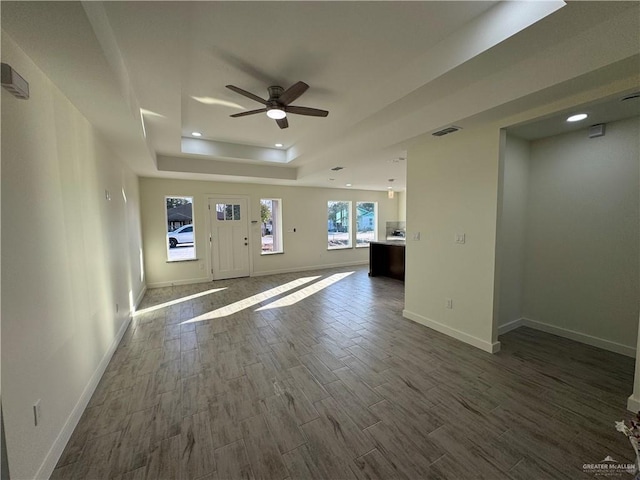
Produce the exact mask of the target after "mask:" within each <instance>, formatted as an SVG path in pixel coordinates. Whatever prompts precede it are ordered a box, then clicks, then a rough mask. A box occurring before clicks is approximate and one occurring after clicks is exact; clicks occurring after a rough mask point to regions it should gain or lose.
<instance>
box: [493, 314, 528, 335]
mask: <svg viewBox="0 0 640 480" xmlns="http://www.w3.org/2000/svg"><path fill="white" fill-rule="evenodd" d="M524 321H525V320H524V318H516V319H515V320H511V321H510V322H507V323H505V324H504V325H500V326H499V327H498V335H504V334H505V333H507V332H510V331H511V330H515V329H516V328H520V327H522V326H523V325H524Z"/></svg>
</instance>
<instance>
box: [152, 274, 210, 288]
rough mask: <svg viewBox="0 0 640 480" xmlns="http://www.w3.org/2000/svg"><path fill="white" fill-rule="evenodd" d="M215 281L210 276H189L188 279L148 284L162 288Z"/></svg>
mask: <svg viewBox="0 0 640 480" xmlns="http://www.w3.org/2000/svg"><path fill="white" fill-rule="evenodd" d="M211 281H213V280H212V279H211V278H209V277H200V278H188V279H186V280H173V281H169V282H155V283H150V284H148V287H149V288H161V287H177V286H179V285H191V284H193V283H207V282H211Z"/></svg>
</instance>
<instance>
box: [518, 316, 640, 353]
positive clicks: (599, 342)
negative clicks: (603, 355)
mask: <svg viewBox="0 0 640 480" xmlns="http://www.w3.org/2000/svg"><path fill="white" fill-rule="evenodd" d="M522 324H523V325H525V326H527V327H531V328H535V329H536V330H540V331H543V332H547V333H551V334H553V335H558V336H559V337H564V338H568V339H570V340H575V341H576V342H581V343H586V344H587V345H591V346H593V347H598V348H602V349H603V350H608V351H610V352H614V353H620V354H621V355H626V356H627V357H632V358H635V356H636V349H635V348H633V347H631V346H629V345H623V344H621V343H617V342H612V341H611V340H605V339H604V338H599V337H594V336H593V335H588V334H586V333H582V332H576V331H575V330H569V329H568V328H561V327H556V326H555V325H549V324H548V323H543V322H539V321H537V320H532V319H530V318H523V319H522Z"/></svg>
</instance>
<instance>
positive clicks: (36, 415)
mask: <svg viewBox="0 0 640 480" xmlns="http://www.w3.org/2000/svg"><path fill="white" fill-rule="evenodd" d="M41 418H42V417H41V410H40V399H38V401H37V402H36V403H34V404H33V425H34V426H36V427H37V426H38V425H40V419H41Z"/></svg>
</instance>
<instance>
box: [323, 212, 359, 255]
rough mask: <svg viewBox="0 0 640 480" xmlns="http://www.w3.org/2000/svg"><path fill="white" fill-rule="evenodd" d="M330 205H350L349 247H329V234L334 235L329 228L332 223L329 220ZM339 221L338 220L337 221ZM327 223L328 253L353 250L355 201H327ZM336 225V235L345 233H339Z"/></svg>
mask: <svg viewBox="0 0 640 480" xmlns="http://www.w3.org/2000/svg"><path fill="white" fill-rule="evenodd" d="M330 203H334V204H335V203H346V204H347V205H348V207H347V210H346V211H347V213H348V220H347V222H348V230H347V232H346V233H347V239H348V241H349V243H348V245H344V246H336V247H330V246H329V234H330V233H332V232H331V231H330V227H329V222H330V221H331V219H330V218H329V208H330V205H329V204H330ZM336 220H337V219H336ZM325 222H326V226H327V227H326V228H327V251H334V250H348V249H351V248H353V201H351V200H327V215H326V217H325ZM335 223H336V227H335V228H336V231H335V232H334V233H343V232H338V231H337V230H338V226H337V223H338V222H337V221H336V222H335Z"/></svg>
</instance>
